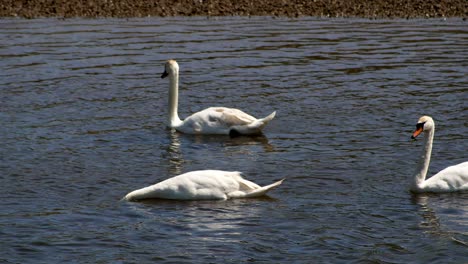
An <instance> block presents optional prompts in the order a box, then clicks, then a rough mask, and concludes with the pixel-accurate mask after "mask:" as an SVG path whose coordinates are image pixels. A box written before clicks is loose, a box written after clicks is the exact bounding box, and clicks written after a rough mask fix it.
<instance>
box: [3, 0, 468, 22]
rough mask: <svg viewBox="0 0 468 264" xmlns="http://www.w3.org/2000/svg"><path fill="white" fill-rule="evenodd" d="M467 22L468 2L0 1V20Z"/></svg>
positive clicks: (316, 0)
mask: <svg viewBox="0 0 468 264" xmlns="http://www.w3.org/2000/svg"><path fill="white" fill-rule="evenodd" d="M148 16H160V17H164V16H274V17H299V16H316V17H361V18H445V17H459V18H462V19H464V20H465V19H466V18H467V17H468V1H467V0H376V1H374V0H364V1H362V0H255V1H252V0H0V17H24V18H39V17H59V18H68V17H88V18H95V17H148Z"/></svg>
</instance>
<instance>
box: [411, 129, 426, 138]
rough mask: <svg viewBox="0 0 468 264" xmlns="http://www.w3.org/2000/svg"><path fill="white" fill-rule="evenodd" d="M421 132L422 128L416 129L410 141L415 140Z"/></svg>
mask: <svg viewBox="0 0 468 264" xmlns="http://www.w3.org/2000/svg"><path fill="white" fill-rule="evenodd" d="M422 132H423V127H422V126H420V127H417V128H416V130H415V131H414V132H413V135H412V136H411V138H412V139H415V138H416V137H417V136H419V134H421V133H422Z"/></svg>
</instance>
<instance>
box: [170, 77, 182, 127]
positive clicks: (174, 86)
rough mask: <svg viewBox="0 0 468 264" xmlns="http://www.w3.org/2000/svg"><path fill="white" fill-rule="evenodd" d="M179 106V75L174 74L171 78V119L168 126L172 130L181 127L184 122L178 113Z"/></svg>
mask: <svg viewBox="0 0 468 264" xmlns="http://www.w3.org/2000/svg"><path fill="white" fill-rule="evenodd" d="M178 104H179V73H178V72H174V73H173V74H171V75H170V76H169V117H168V120H167V123H168V124H167V125H168V126H169V127H171V128H173V127H176V126H178V125H180V123H181V122H182V121H181V120H180V118H179V115H178V113H177V106H178Z"/></svg>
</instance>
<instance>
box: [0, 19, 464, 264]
mask: <svg viewBox="0 0 468 264" xmlns="http://www.w3.org/2000/svg"><path fill="white" fill-rule="evenodd" d="M169 58H175V59H177V60H178V62H179V64H180V66H181V91H180V93H181V94H180V96H181V97H180V101H179V103H180V109H179V111H180V116H181V117H185V116H187V115H189V114H190V113H192V112H195V111H198V110H201V109H204V108H206V107H209V106H217V105H222V106H230V107H237V108H241V109H243V110H245V111H246V112H248V113H251V114H253V115H255V116H265V115H267V114H269V113H270V112H272V111H273V110H277V117H276V118H275V119H274V121H272V122H271V123H270V125H269V126H268V127H267V128H266V130H265V135H264V137H257V138H235V139H230V138H228V137H197V136H187V135H181V134H178V133H173V132H171V131H170V130H167V129H166V128H165V126H164V121H165V119H166V114H167V110H166V106H167V87H168V82H167V80H161V79H160V78H159V76H160V73H161V72H162V71H163V63H164V61H165V60H166V59H169ZM467 76H468V27H467V22H464V21H461V20H456V19H454V20H448V21H442V20H420V21H419V20H410V21H406V20H405V21H403V20H402V21H400V20H388V21H387V20H384V21H369V20H349V19H339V20H332V19H328V20H320V19H312V18H303V19H298V20H290V19H271V18H250V19H248V18H219V19H206V18H164V19H156V18H148V19H130V20H125V19H101V20H81V19H73V20H56V19H38V20H20V19H3V20H0V89H1V90H0V101H1V106H0V107H1V108H0V109H1V111H0V142H1V147H0V186H1V187H0V188H1V192H0V208H1V211H0V262H3V263H136V262H139V263H147V262H154V263H241V262H260V263H286V262H288V263H289V262H292V263H324V262H327V263H340V262H341V263H352V262H355V263H463V262H467V260H468V259H467V256H468V255H467V252H468V194H460V193H459V194H441V195H417V196H416V195H412V194H410V193H409V192H408V181H409V179H410V178H411V177H412V175H413V173H414V170H415V168H414V167H415V165H416V162H417V160H416V159H417V156H418V155H419V152H420V148H421V147H422V146H421V143H422V141H421V140H419V141H416V142H412V141H410V135H411V132H412V130H413V129H414V125H415V124H416V121H417V119H418V118H419V116H421V115H423V114H427V115H432V116H433V117H434V119H435V120H436V125H437V128H436V137H435V144H434V150H433V161H432V163H431V168H430V173H432V174H433V173H435V172H437V171H439V170H440V169H442V168H444V167H446V166H448V165H452V164H456V163H460V162H462V161H466V160H468V156H467V153H468V152H467V149H468V143H467V142H468V141H467V135H468V103H467V102H468V88H467V87H468V77H467ZM198 169H223V170H240V171H243V172H244V173H245V174H246V177H247V178H248V179H250V180H253V181H255V182H257V183H259V184H268V183H271V182H273V181H275V180H278V179H281V178H286V180H285V182H284V183H283V185H282V186H281V187H280V188H278V189H276V190H274V191H273V192H272V193H271V194H270V196H269V197H267V198H262V199H250V200H232V201H203V202H176V201H151V202H144V203H129V202H120V201H119V200H120V198H122V197H123V196H124V195H125V194H126V193H127V192H129V191H131V190H134V189H137V188H141V187H144V186H147V185H149V184H153V183H155V182H157V181H160V180H163V179H166V178H168V177H171V176H174V175H176V174H179V173H182V172H187V171H191V170H198Z"/></svg>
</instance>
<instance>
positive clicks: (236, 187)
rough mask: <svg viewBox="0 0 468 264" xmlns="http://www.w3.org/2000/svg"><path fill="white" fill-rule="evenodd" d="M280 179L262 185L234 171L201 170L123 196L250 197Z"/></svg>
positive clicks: (132, 197)
mask: <svg viewBox="0 0 468 264" xmlns="http://www.w3.org/2000/svg"><path fill="white" fill-rule="evenodd" d="M282 182H283V180H280V181H277V182H275V183H272V184H270V185H267V186H263V187H261V186H259V185H258V184H256V183H254V182H251V181H248V180H246V179H244V178H242V176H241V173H240V172H237V171H221V170H200V171H192V172H187V173H184V174H181V175H178V176H175V177H172V178H169V179H167V180H164V181H162V182H159V183H156V184H154V185H151V186H148V187H145V188H142V189H139V190H135V191H133V192H130V193H129V194H127V195H126V196H125V197H124V198H123V199H124V200H127V201H138V200H144V199H171V200H228V199H232V198H252V197H260V196H263V195H265V194H266V193H267V192H268V191H270V190H271V189H273V188H275V187H277V186H279V185H280V184H281V183H282Z"/></svg>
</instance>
